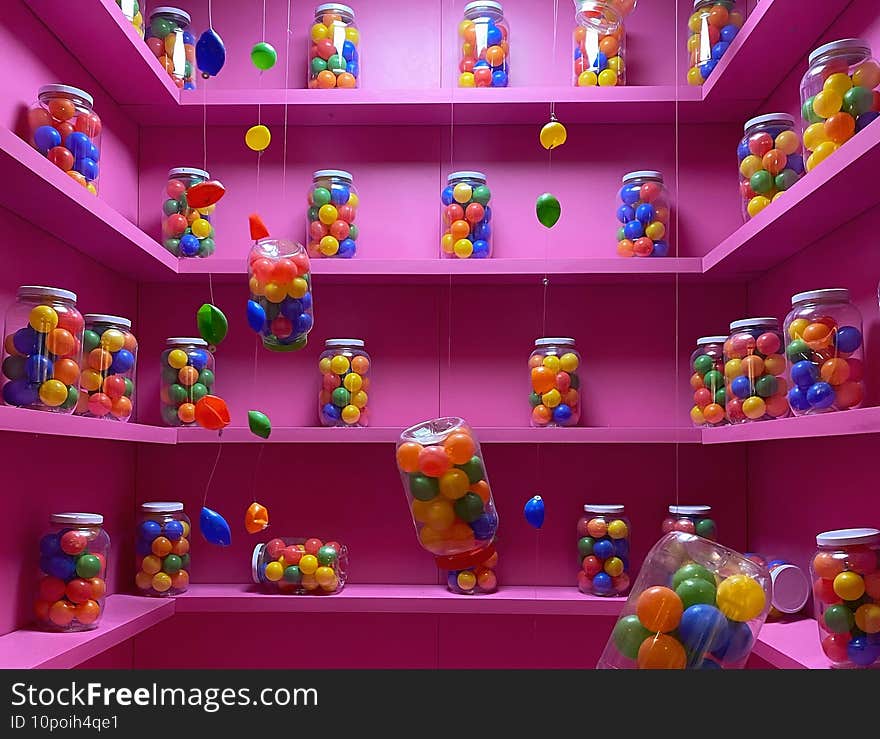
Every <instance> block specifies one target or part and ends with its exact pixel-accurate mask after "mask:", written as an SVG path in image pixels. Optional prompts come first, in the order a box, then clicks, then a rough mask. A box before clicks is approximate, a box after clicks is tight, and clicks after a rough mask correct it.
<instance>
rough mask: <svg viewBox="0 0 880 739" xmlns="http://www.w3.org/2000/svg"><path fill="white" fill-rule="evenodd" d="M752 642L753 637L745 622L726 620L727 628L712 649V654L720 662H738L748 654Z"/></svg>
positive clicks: (753, 641) (753, 640)
mask: <svg viewBox="0 0 880 739" xmlns="http://www.w3.org/2000/svg"><path fill="white" fill-rule="evenodd" d="M754 643H755V638H754V637H753V636H752V630H751V629H750V628H749V625H748V624H747V623H744V622H743V621H728V622H727V628H726V629H725V630H724V633H723V634H722V636H721V637H720V638H719V639H718V641H717V643H716V645H715V648H714V649H713V650H712V655H713V656H714V657H717V658H718V659H720V660H721V661H722V662H739V661H740V660H741V659H743V658H745V657H746V656H747V655H748V653H749V652H750V651H751V649H752V645H753V644H754Z"/></svg>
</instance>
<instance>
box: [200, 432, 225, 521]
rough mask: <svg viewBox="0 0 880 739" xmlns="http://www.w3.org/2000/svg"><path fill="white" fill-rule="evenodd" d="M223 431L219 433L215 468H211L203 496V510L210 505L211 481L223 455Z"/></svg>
mask: <svg viewBox="0 0 880 739" xmlns="http://www.w3.org/2000/svg"><path fill="white" fill-rule="evenodd" d="M222 436H223V431H222V430H220V431H218V432H217V441H218V442H219V443H218V444H217V456H216V457H215V458H214V466H213V467H211V474H210V475H208V484H207V485H205V494H204V496H202V508H204V507H205V506H206V505H207V504H208V490H209V489H210V487H211V481H212V480H213V479H214V473H215V472H216V471H217V465H218V464H219V463H220V455H221V454H222V453H223V439H222Z"/></svg>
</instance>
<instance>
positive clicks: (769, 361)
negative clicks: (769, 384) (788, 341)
mask: <svg viewBox="0 0 880 739" xmlns="http://www.w3.org/2000/svg"><path fill="white" fill-rule="evenodd" d="M764 371H765V372H767V374H770V375H773V376H778V375H781V374H782V373H783V372H785V357H783V356H782V355H781V354H768V355H767V356H766V357H764Z"/></svg>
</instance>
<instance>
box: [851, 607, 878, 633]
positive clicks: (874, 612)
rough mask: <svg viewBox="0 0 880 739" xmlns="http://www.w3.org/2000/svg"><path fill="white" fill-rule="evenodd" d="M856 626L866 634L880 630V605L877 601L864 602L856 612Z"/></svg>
mask: <svg viewBox="0 0 880 739" xmlns="http://www.w3.org/2000/svg"><path fill="white" fill-rule="evenodd" d="M855 617H856V626H858V627H859V628H860V629H861V630H862V631H864V632H865V633H866V634H876V633H878V632H880V605H877V604H876V603H863V604H862V605H860V606H859V607H858V608H857V609H856V612H855Z"/></svg>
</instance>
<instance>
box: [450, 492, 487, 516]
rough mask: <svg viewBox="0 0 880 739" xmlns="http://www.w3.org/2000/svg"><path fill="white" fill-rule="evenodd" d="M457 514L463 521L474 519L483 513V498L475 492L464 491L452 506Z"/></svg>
mask: <svg viewBox="0 0 880 739" xmlns="http://www.w3.org/2000/svg"><path fill="white" fill-rule="evenodd" d="M452 507H453V508H454V509H455V515H457V516H458V517H459V518H460V519H461V520H462V521H464V522H465V523H470V522H471V521H476V520H477V519H478V518H479V517H480V515H481V514H482V513H483V499H482V498H481V497H480V496H479V495H477V494H476V493H465V494H464V495H463V496H462V497H461V498H459V499H458V500H457V501H455V505H453V506H452Z"/></svg>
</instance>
